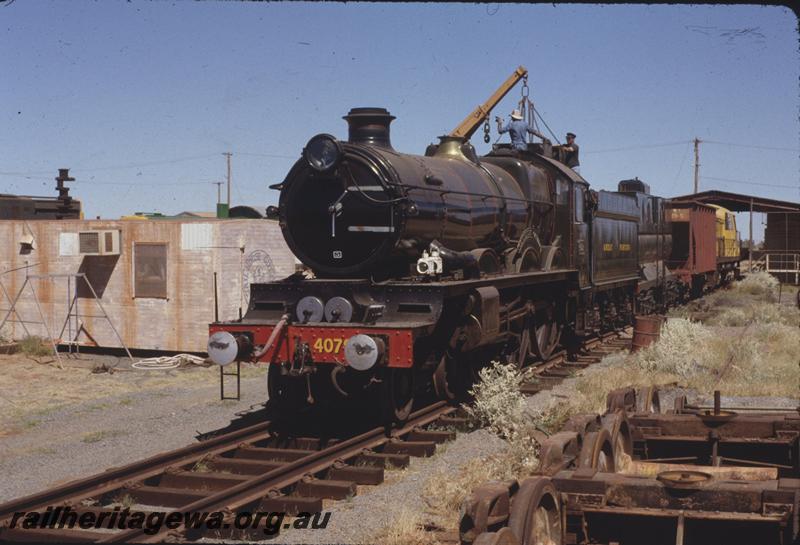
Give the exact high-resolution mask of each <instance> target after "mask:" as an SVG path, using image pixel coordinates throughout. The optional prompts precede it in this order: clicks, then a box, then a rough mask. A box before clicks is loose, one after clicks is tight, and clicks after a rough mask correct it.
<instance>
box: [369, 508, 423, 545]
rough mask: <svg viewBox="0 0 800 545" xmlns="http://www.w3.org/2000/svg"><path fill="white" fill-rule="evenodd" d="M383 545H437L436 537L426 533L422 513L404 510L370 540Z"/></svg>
mask: <svg viewBox="0 0 800 545" xmlns="http://www.w3.org/2000/svg"><path fill="white" fill-rule="evenodd" d="M369 542H370V543H380V544H381V545H410V544H412V543H413V544H414V545H437V544H438V543H439V542H438V541H437V540H436V538H435V537H434V535H433V534H432V533H430V532H426V531H425V525H424V521H423V517H422V515H421V514H420V513H418V512H416V511H412V510H410V509H407V508H403V509H402V510H401V511H400V512H399V513H398V514H397V515H396V516H395V517H394V518H393V519H392V521H391V522H390V523H389V524H387V525H386V526H384V527H383V528H381V529H380V530H378V532H377V533H376V534H375V535H374V536H373V537H372V538H371V539H369Z"/></svg>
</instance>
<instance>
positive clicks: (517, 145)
mask: <svg viewBox="0 0 800 545" xmlns="http://www.w3.org/2000/svg"><path fill="white" fill-rule="evenodd" d="M495 121H497V132H499V133H500V134H503V133H507V132H510V133H511V147H513V148H514V149H515V150H523V151H524V150H526V149H528V142H527V141H526V137H527V136H528V133H530V134H532V135H534V136H538V137H539V138H541V139H542V140H544V136H542V135H541V133H539V131H537V130H535V129H534V128H533V127H531V126H530V125H528V124H527V123H526V122H525V121H523V120H522V114H521V113H520V111H519V110H514V111H513V112H511V121H509V122H508V123H507V124H506V125H505V126H503V120H502V119H500V117H499V116H497V117H495Z"/></svg>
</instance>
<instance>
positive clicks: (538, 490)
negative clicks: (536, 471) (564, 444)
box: [508, 477, 563, 545]
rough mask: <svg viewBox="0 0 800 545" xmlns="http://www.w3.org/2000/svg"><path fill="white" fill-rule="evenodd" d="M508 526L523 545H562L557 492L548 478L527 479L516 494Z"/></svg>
mask: <svg viewBox="0 0 800 545" xmlns="http://www.w3.org/2000/svg"><path fill="white" fill-rule="evenodd" d="M508 527H509V529H510V530H511V531H512V532H513V533H514V535H515V536H516V538H517V540H518V541H519V543H520V544H521V545H562V543H563V540H562V528H561V512H560V508H559V503H558V493H557V492H556V489H555V487H554V486H553V484H552V482H551V481H550V479H549V478H548V477H533V478H530V479H526V480H524V481H523V482H522V483H521V484H520V487H519V490H518V491H517V493H516V494H515V495H514V497H513V499H512V503H511V512H510V513H509V517H508Z"/></svg>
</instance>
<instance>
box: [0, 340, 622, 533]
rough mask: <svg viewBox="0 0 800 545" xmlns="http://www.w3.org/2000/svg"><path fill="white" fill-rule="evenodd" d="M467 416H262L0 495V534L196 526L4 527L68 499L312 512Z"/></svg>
mask: <svg viewBox="0 0 800 545" xmlns="http://www.w3.org/2000/svg"><path fill="white" fill-rule="evenodd" d="M627 346H629V342H627V341H626V340H625V339H621V338H620V335H619V334H618V333H609V334H606V335H603V336H598V337H596V338H592V339H590V340H588V341H587V342H586V343H585V344H584V347H583V349H582V351H581V355H578V356H575V357H572V358H569V357H568V356H567V354H566V352H559V353H557V354H555V355H553V357H551V358H549V359H548V360H547V361H546V362H544V363H541V364H539V365H537V366H536V370H535V376H536V381H535V382H533V383H529V384H525V385H523V386H522V390H523V392H525V393H526V394H533V393H536V392H538V391H542V390H545V389H549V388H552V387H553V386H554V385H555V384H558V383H559V382H561V381H562V380H564V379H565V378H568V377H569V376H572V374H573V373H574V372H575V371H576V370H578V369H582V368H584V367H586V366H588V365H590V364H591V363H595V362H598V361H600V359H601V358H602V356H603V355H605V354H607V353H610V352H612V351H615V350H619V349H621V348H625V347H627ZM467 425H468V421H467V419H466V418H465V417H463V416H460V414H459V412H458V409H457V408H455V407H453V406H449V405H447V404H446V403H445V402H436V403H433V404H431V405H428V406H427V407H424V408H422V409H420V410H418V411H416V412H415V413H413V414H412V415H411V417H410V418H409V420H408V422H407V423H406V424H405V425H404V426H403V427H401V428H398V429H396V430H393V431H391V433H388V434H387V433H386V430H385V428H383V427H377V428H374V429H371V430H369V431H366V432H364V433H362V434H359V435H356V436H354V437H349V438H346V439H320V438H318V437H297V436H286V435H284V434H282V433H280V432H276V431H275V429H274V428H275V426H273V422H271V421H262V422H259V423H257V424H254V425H250V426H247V427H244V428H241V429H239V430H236V431H232V432H230V433H226V434H224V435H221V436H217V437H213V438H211V439H208V440H206V441H203V442H199V443H195V444H192V445H190V446H187V447H184V448H181V449H177V450H173V451H170V452H166V453H163V454H159V455H157V456H154V457H151V458H148V459H145V460H141V461H139V462H136V463H133V464H129V465H126V466H122V467H117V468H112V469H109V470H107V471H105V472H103V473H100V474H97V475H93V476H90V477H87V478H84V479H80V480H76V481H72V482H70V483H67V484H64V485H62V486H58V487H56V488H52V489H49V490H45V491H43V492H40V493H38V494H33V495H31V496H27V497H24V498H20V499H17V500H14V501H11V502H8V503H6V504H4V505H0V541H2V542H26V541H27V542H30V541H36V542H41V541H51V542H61V543H71V542H99V543H106V542H130V541H137V542H140V541H162V540H164V539H170V540H182V539H191V538H193V537H199V536H201V535H203V534H202V532H198V531H197V530H195V529H191V528H186V527H183V526H181V527H178V528H172V529H161V530H160V531H158V532H157V533H155V534H152V535H148V534H147V533H145V531H144V529H141V528H133V529H128V528H125V527H123V528H122V529H114V530H109V529H105V528H104V529H99V528H98V529H76V528H66V527H62V528H59V527H57V524H55V518H56V517H55V515H53V519H54V520H53V522H54V524H52V525H50V524H49V523H48V524H46V525H41V526H42V527H36V528H21V527H20V525H19V523H18V524H17V525H16V527H14V528H10V527H9V526H10V521H11V520H12V519H13V518H14V515H15V513H20V512H26V513H31V512H37V513H46V512H47V509H48V508H51V509H55V508H57V507H61V508H62V512H63V509H65V508H66V507H69V508H70V509H71V510H72V512H74V513H75V514H76V516H77V517H78V518H80V517H81V516H84V515H86V516H95V517H99V516H100V514H101V513H103V512H112V511H113V510H114V509H115V508H116V509H117V511H122V510H123V509H125V508H127V509H128V510H129V511H130V512H134V511H135V512H141V513H144V514H145V516H149V515H150V514H151V513H171V512H176V513H190V512H206V513H211V512H222V513H223V515H224V524H227V525H228V526H223V527H222V528H221V530H223V531H228V529H229V528H230V529H235V528H236V526H235V525H234V524H233V521H234V520H235V517H236V514H237V513H239V512H243V511H247V512H250V513H255V512H260V513H276V512H283V513H287V514H289V515H296V514H298V513H317V512H320V511H322V509H323V501H325V500H342V499H345V498H348V497H351V496H353V495H355V494H356V493H357V490H358V486H359V485H379V484H381V483H382V482H383V480H384V471H385V469H386V468H402V467H406V466H407V465H408V464H409V461H410V458H411V457H427V456H431V455H433V454H434V452H435V450H436V446H437V444H440V443H443V442H446V441H450V440H452V439H454V438H455V431H454V430H457V429H464V428H465V427H466V426H467ZM427 428H434V429H427ZM88 514H91V515H88ZM37 526H38V525H37ZM123 526H124V525H123ZM250 530H254V529H253V528H252V527H251V528H250ZM261 535H262V536H263V533H262V534H261Z"/></svg>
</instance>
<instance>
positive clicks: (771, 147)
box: [702, 140, 800, 153]
mask: <svg viewBox="0 0 800 545" xmlns="http://www.w3.org/2000/svg"><path fill="white" fill-rule="evenodd" d="M702 142H703V144H718V145H722V146H734V147H737V148H752V149H763V150H772V151H793V152H795V153H800V149H798V148H780V147H775V146H756V145H751V144H737V143H734V142H717V141H716V140H703V141H702Z"/></svg>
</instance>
